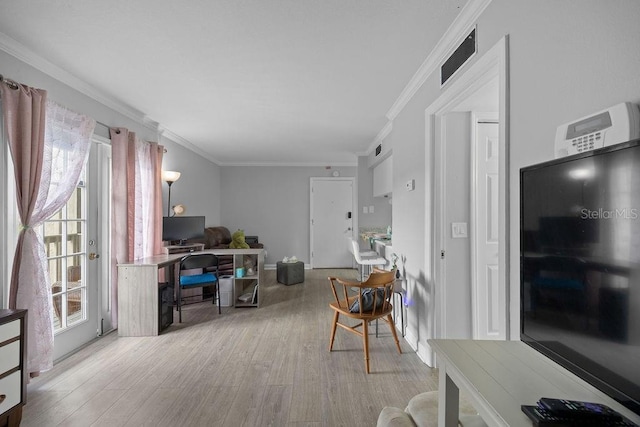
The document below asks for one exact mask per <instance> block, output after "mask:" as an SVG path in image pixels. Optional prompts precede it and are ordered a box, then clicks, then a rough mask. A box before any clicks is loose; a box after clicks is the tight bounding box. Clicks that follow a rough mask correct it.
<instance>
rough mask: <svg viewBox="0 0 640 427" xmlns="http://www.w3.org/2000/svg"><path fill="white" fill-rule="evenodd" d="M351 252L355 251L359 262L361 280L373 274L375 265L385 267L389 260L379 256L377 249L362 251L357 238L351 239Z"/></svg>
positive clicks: (354, 254)
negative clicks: (372, 270)
mask: <svg viewBox="0 0 640 427" xmlns="http://www.w3.org/2000/svg"><path fill="white" fill-rule="evenodd" d="M351 253H353V256H354V258H355V259H356V263H358V267H359V269H360V280H361V281H363V280H366V277H367V276H368V275H369V274H371V269H372V268H373V266H380V267H383V266H384V265H385V264H386V263H387V260H386V259H385V258H383V257H381V256H379V255H378V253H377V252H375V251H362V252H361V251H360V245H359V244H358V242H357V241H356V240H355V239H351ZM365 270H366V273H365Z"/></svg>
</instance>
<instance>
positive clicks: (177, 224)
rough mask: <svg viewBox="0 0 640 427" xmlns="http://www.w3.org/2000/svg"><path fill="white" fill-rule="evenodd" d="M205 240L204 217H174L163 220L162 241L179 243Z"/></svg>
mask: <svg viewBox="0 0 640 427" xmlns="http://www.w3.org/2000/svg"><path fill="white" fill-rule="evenodd" d="M202 238H204V217H203V216H172V217H166V216H165V217H164V218H162V240H164V241H169V242H176V241H179V242H180V244H184V243H185V242H186V241H187V240H191V239H202Z"/></svg>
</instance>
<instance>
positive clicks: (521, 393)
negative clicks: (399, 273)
mask: <svg viewBox="0 0 640 427" xmlns="http://www.w3.org/2000/svg"><path fill="white" fill-rule="evenodd" d="M429 345H430V346H431V348H432V349H433V350H434V351H435V352H436V357H437V359H436V361H437V364H438V368H439V370H440V379H439V396H440V400H439V403H438V405H439V406H438V425H439V426H446V427H455V426H457V423H458V404H459V390H460V389H461V390H463V391H464V392H465V393H466V395H467V396H468V397H469V398H470V400H471V403H472V405H473V406H474V408H475V409H476V410H477V411H478V413H479V414H480V416H481V417H482V419H483V420H484V422H485V423H486V424H487V425H489V426H511V427H516V426H531V425H532V422H531V420H530V419H529V418H528V417H527V416H526V415H525V414H524V412H522V410H521V409H520V405H535V404H536V402H537V401H538V400H539V399H540V398H541V397H553V398H562V399H571V400H582V401H588V402H599V403H604V404H606V405H608V406H610V407H611V408H613V409H615V410H616V411H618V412H620V413H621V414H622V415H624V416H626V417H627V418H629V419H630V420H631V421H633V422H635V423H636V424H640V415H637V414H634V413H633V412H631V411H629V410H628V409H626V408H625V407H624V406H622V405H620V404H619V403H617V402H616V401H614V400H613V399H611V398H610V397H608V396H607V395H605V394H604V393H602V392H601V391H599V390H597V389H596V388H594V387H592V386H591V385H589V384H587V383H586V382H585V381H583V380H582V379H580V378H578V377H577V376H576V375H574V374H572V373H571V372H569V371H568V370H566V369H565V368H563V367H562V366H560V365H558V364H557V363H555V362H553V361H552V360H551V359H549V358H548V357H546V356H544V355H543V354H541V353H539V352H538V351H536V350H534V349H533V348H531V347H530V346H528V345H527V344H525V343H523V342H521V341H476V340H429Z"/></svg>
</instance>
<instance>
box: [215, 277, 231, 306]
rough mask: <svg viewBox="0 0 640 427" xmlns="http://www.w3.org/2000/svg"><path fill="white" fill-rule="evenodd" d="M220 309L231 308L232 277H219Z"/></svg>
mask: <svg viewBox="0 0 640 427" xmlns="http://www.w3.org/2000/svg"><path fill="white" fill-rule="evenodd" d="M218 280H220V283H219V285H220V307H233V276H231V275H225V276H220V278H219V279H218Z"/></svg>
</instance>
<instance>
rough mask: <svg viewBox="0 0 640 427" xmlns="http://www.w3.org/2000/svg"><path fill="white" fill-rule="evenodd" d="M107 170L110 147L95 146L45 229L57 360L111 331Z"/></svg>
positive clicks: (108, 184) (108, 168)
mask: <svg viewBox="0 0 640 427" xmlns="http://www.w3.org/2000/svg"><path fill="white" fill-rule="evenodd" d="M109 165H110V147H109V146H108V145H105V144H102V143H96V142H94V143H93V144H92V146H91V152H90V155H89V162H88V163H87V166H86V167H85V170H84V171H83V173H82V177H81V179H80V183H79V184H78V186H77V187H76V189H75V191H74V192H73V194H72V196H71V198H70V199H69V201H68V202H67V204H66V205H65V206H64V207H63V208H62V209H60V211H58V212H56V213H55V214H54V215H52V216H51V217H50V218H49V219H48V220H47V221H45V223H44V224H43V239H44V245H45V251H46V255H47V258H48V267H49V277H50V279H51V291H52V298H53V304H52V305H53V313H52V315H53V325H54V335H55V340H54V359H59V358H60V357H62V356H64V355H66V354H69V353H71V352H73V351H74V350H76V349H78V348H79V347H81V346H82V345H84V344H86V343H87V342H89V341H91V340H92V339H94V338H96V337H97V336H99V335H101V334H103V333H104V332H106V331H107V330H109V329H111V328H110V327H109V325H110V323H111V319H110V309H111V307H110V298H106V301H105V298H103V294H104V293H107V294H108V293H109V289H110V280H109V266H108V260H109V256H108V255H109V254H108V251H109V247H108V241H109V227H108V224H109V223H110V221H109V211H110V206H109V198H108V197H105V195H108V194H110V191H109V186H110V179H109V170H110V167H109ZM105 242H106V244H105ZM105 264H106V265H105ZM105 323H106V325H105ZM105 326H106V328H105ZM105 329H106V330H105Z"/></svg>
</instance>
